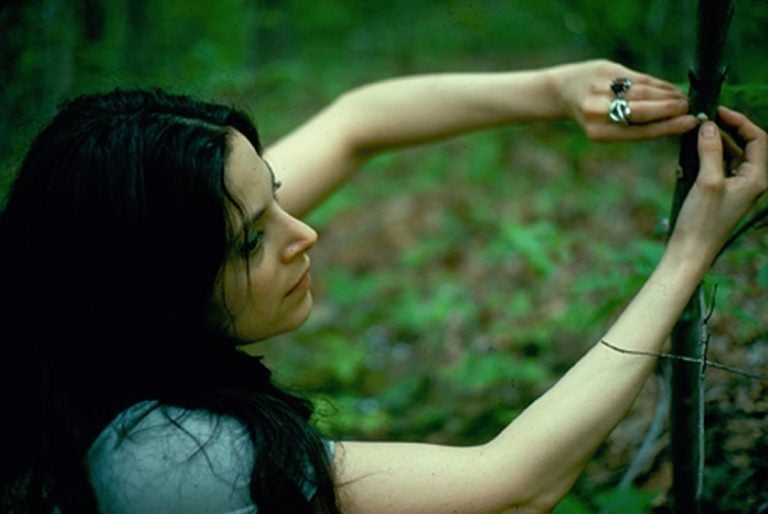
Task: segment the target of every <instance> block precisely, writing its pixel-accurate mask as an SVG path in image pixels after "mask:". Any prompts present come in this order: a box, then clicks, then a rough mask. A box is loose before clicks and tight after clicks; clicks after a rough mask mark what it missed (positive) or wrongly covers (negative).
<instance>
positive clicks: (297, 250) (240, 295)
mask: <svg viewBox="0 0 768 514" xmlns="http://www.w3.org/2000/svg"><path fill="white" fill-rule="evenodd" d="M224 180H225V182H226V184H227V188H228V190H229V191H230V193H231V194H232V196H233V197H234V198H235V199H236V200H237V201H238V203H239V204H240V206H241V207H242V213H239V212H237V209H234V208H233V209H232V212H231V213H230V220H231V221H230V222H231V230H232V233H233V234H234V237H233V238H232V242H231V244H230V251H229V254H228V257H227V260H226V261H225V263H224V267H223V269H222V273H221V274H220V277H219V280H218V281H217V283H216V287H215V293H214V310H215V315H214V318H215V319H216V320H218V321H219V323H221V324H223V325H225V326H226V327H227V330H228V332H229V334H230V335H232V336H235V337H237V338H238V339H240V340H242V341H243V342H252V341H257V340H261V339H265V338H267V337H270V336H273V335H276V334H279V333H282V332H286V331H289V330H292V329H294V328H296V327H298V326H299V325H301V324H302V323H303V322H304V321H305V320H306V319H307V317H308V316H309V313H310V310H311V309H312V294H311V292H310V290H309V286H310V282H311V279H310V276H309V255H307V252H308V251H309V250H310V248H312V246H314V244H315V242H316V241H317V233H316V232H315V231H314V230H312V228H310V227H309V226H308V225H306V224H304V223H303V222H301V221H299V220H298V219H296V218H294V217H293V216H291V215H290V214H288V213H287V212H285V211H284V210H283V209H282V208H281V207H280V205H279V204H278V203H277V201H276V197H275V191H276V189H277V186H278V184H276V183H275V178H274V176H273V174H272V171H271V170H270V168H269V167H268V166H267V164H266V163H265V162H264V161H263V160H262V159H261V157H259V155H258V154H257V153H256V150H255V149H254V148H253V145H251V143H250V142H249V141H248V140H247V139H246V138H245V136H243V135H242V134H241V133H239V132H236V131H233V133H232V136H231V139H230V152H229V155H228V157H227V161H226V166H225V177H224ZM246 229H247V230H246Z"/></svg>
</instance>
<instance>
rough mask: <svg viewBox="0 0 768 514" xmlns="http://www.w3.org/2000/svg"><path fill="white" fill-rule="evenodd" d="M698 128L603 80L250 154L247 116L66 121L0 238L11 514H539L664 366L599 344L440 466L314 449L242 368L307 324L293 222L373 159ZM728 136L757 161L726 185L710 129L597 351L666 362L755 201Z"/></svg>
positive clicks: (403, 90)
mask: <svg viewBox="0 0 768 514" xmlns="http://www.w3.org/2000/svg"><path fill="white" fill-rule="evenodd" d="M626 79H630V80H631V83H630V81H628V80H626ZM612 89H613V90H612ZM609 110H610V111H611V113H612V114H613V116H612V118H609V116H608V111H609ZM686 111H687V101H686V99H685V97H684V96H683V95H682V94H681V93H680V92H678V91H677V90H676V89H675V88H674V86H672V85H671V84H669V83H667V82H664V81H661V80H658V79H655V78H653V77H649V76H647V75H643V74H639V73H636V72H634V71H632V70H629V69H626V68H624V67H622V66H620V65H617V64H614V63H610V62H606V61H591V62H585V63H579V64H573V65H565V66H558V67H553V68H547V69H542V70H537V71H527V72H516V73H500V74H468V75H464V74H460V75H435V76H423V77H412V78H405V79H397V80H393V81H386V82H382V83H378V84H373V85H370V86H366V87H363V88H359V89H357V90H353V91H351V92H349V93H347V94H345V95H343V96H342V97H340V99H339V100H337V101H336V102H335V103H333V104H332V105H331V106H329V107H328V108H327V109H326V110H324V111H323V112H321V113H320V114H318V115H317V116H316V117H314V118H313V119H311V120H310V121H309V122H307V123H306V124H304V125H303V126H301V127H299V128H298V129H297V130H296V131H294V132H292V133H291V134H289V135H288V136H287V137H285V138H284V139H282V140H280V141H278V142H277V143H276V144H275V145H274V146H272V147H270V148H268V149H266V150H265V151H264V152H262V150H261V148H260V144H259V139H258V135H257V133H256V130H255V129H254V128H253V126H252V125H251V124H250V123H249V122H248V120H247V119H246V118H245V117H244V116H242V115H241V114H239V113H237V112H235V111H233V110H231V109H228V108H225V107H221V106H214V105H210V104H204V103H200V102H196V101H193V100H190V99H188V98H184V97H173V96H168V95H165V94H163V93H160V92H120V91H117V92H113V93H110V94H107V95H100V96H90V97H83V98H80V99H77V100H75V101H73V102H71V103H70V104H67V105H65V106H64V108H63V110H62V111H61V112H60V113H59V115H58V116H57V117H56V118H55V119H54V121H53V122H52V123H51V124H50V125H49V126H48V127H47V128H46V129H44V130H43V132H42V133H41V134H40V135H39V136H38V138H37V139H36V140H35V141H34V142H33V144H32V146H31V149H30V150H29V153H28V155H27V157H26V159H25V160H24V162H23V163H22V166H21V169H20V172H19V175H18V178H17V180H16V183H15V185H14V188H13V190H12V192H11V194H10V197H9V199H8V202H7V204H6V206H5V208H4V210H3V213H2V218H0V240H2V241H3V247H4V251H3V252H2V257H0V259H2V260H1V261H0V263H1V264H2V267H0V269H3V270H4V271H5V273H6V277H4V279H3V281H2V289H0V317H2V320H1V322H2V326H3V329H4V338H3V350H2V351H3V359H2V368H3V369H2V370H0V371H1V373H0V376H2V377H3V378H2V380H3V387H2V394H3V401H2V409H3V412H2V417H1V418H0V419H2V421H1V423H2V424H3V427H2V428H3V434H5V437H4V439H3V442H2V445H3V446H2V452H3V455H4V464H3V466H2V484H3V486H2V506H3V510H4V511H10V512H52V511H57V512H61V513H63V514H66V513H69V512H78V513H80V512H96V511H100V512H104V513H113V512H114V513H117V512H120V513H129V512H130V513H134V512H136V513H138V512H165V513H167V512H185V513H189V512H238V513H241V512H243V513H244V512H256V511H258V512H260V513H285V512H328V513H332V512H344V513H357V512H360V513H381V512H394V513H397V512H403V513H421V512H423V513H436V512H467V513H475V512H476V513H485V512H489V513H490V512H507V511H514V512H546V511H548V510H549V509H551V508H552V507H553V506H554V505H555V504H556V503H557V501H558V500H559V499H560V498H562V496H563V495H564V494H565V493H566V492H567V491H568V489H569V488H570V487H571V485H572V484H573V482H574V481H575V479H576V477H577V476H578V474H579V472H580V471H581V470H582V469H583V467H584V466H585V465H586V463H587V461H588V459H589V458H590V456H591V455H592V453H593V452H594V451H595V450H596V449H597V447H598V446H599V445H600V443H601V442H602V441H603V440H604V439H605V438H606V437H607V435H608V434H609V433H610V431H611V430H612V428H613V427H614V426H615V425H616V424H617V423H618V422H619V421H620V419H621V418H622V417H623V416H624V414H625V413H626V411H627V409H628V408H629V407H630V405H631V404H632V402H633V400H634V398H635V396H636V395H637V394H638V392H639V390H640V388H641V387H642V385H643V382H644V381H645V379H646V378H647V376H648V375H649V374H650V372H651V370H652V368H653V366H654V360H653V359H652V358H647V357H641V356H634V355H626V354H621V353H617V352H615V351H614V350H612V349H610V348H609V347H607V346H605V345H601V344H597V345H595V346H594V347H593V348H592V349H591V350H590V351H589V352H588V353H587V354H586V355H585V356H584V357H583V358H582V359H581V360H579V362H578V363H577V364H576V365H574V367H573V368H572V369H571V370H570V371H569V372H568V373H567V374H566V375H565V376H564V377H563V378H562V379H561V380H560V381H559V382H558V383H557V384H556V385H555V386H554V387H552V388H551V389H550V390H549V391H548V392H547V393H546V394H544V395H543V396H542V397H541V398H540V399H539V400H537V401H536V402H535V403H534V404H532V405H531V406H530V407H528V408H527V409H526V410H525V411H524V412H523V414H521V415H520V416H518V417H517V418H516V419H515V420H513V421H512V422H511V423H510V425H509V426H508V427H507V428H506V429H505V430H504V431H502V432H501V433H500V434H499V435H498V436H497V437H495V438H494V439H493V440H492V441H490V442H488V443H486V444H483V445H479V446H474V447H468V448H453V447H446V446H436V445H427V444H398V443H366V442H338V443H336V444H333V443H331V442H328V441H324V440H323V439H322V438H321V437H320V436H319V435H318V434H317V433H315V432H314V431H313V430H312V429H311V428H310V427H309V425H308V423H307V419H308V418H309V415H310V409H309V406H308V404H307V403H306V402H304V401H302V400H300V399H298V398H295V397H293V396H291V395H288V394H286V393H284V392H282V391H280V390H279V389H277V388H276V387H275V386H273V385H272V384H271V382H270V380H269V371H268V370H267V369H266V368H264V366H263V365H262V364H261V363H260V361H259V360H258V359H253V358H250V357H247V356H246V355H245V354H243V353H241V352H239V351H238V350H237V347H238V346H239V345H242V344H244V343H248V342H253V341H258V340H262V339H265V338H268V337H270V336H272V335H275V334H279V333H282V332H285V331H289V330H292V329H294V328H296V327H298V326H299V325H301V324H302V323H303V321H304V320H305V319H306V318H307V316H308V315H309V312H310V310H311V306H312V296H311V293H310V290H309V285H310V278H309V256H308V252H309V250H310V249H311V248H312V247H313V245H314V244H315V242H316V239H317V235H316V233H315V232H314V231H313V230H312V229H311V228H309V227H308V226H307V225H305V224H304V223H302V222H301V221H299V220H298V219H297V218H295V217H294V216H300V215H303V214H305V213H306V212H308V211H309V210H310V209H311V208H312V207H314V206H315V205H316V204H317V203H319V202H320V201H321V200H322V199H323V198H325V197H326V196H327V195H328V194H329V193H331V192H332V191H333V190H334V189H335V188H336V187H337V186H339V185H340V184H342V183H343V181H344V180H345V179H346V178H347V177H348V176H349V175H350V174H351V173H352V172H354V171H355V170H356V169H358V168H359V167H360V166H361V165H362V164H363V163H364V162H365V161H366V160H367V159H368V158H370V157H371V156H373V155H375V154H377V153H379V152H381V151H385V150H390V149H395V148H399V147H403V146H408V145H413V144H417V143H422V142H427V141H433V140H437V139H441V138H446V137H449V136H453V135H456V134H461V133H465V132H468V131H473V130H480V129H485V128H490V127H494V126H500V125H505V124H509V123H515V122H522V121H525V120H532V119H555V118H561V117H564V116H570V117H572V118H574V119H575V120H576V121H577V122H579V123H580V124H581V126H582V127H583V128H584V130H585V131H586V132H587V134H588V135H589V136H590V137H592V138H593V139H595V140H621V139H624V140H632V139H643V138H650V137H659V136H664V135H669V134H678V133H682V132H685V131H688V130H690V129H692V128H694V127H695V126H696V123H697V121H696V119H695V118H694V117H693V116H690V115H686V114H685V112H686ZM719 115H720V118H721V122H722V123H723V124H724V125H726V126H728V127H730V129H732V130H734V131H737V132H738V134H739V135H740V136H741V138H742V139H743V140H744V141H746V148H745V159H744V162H742V163H741V164H740V165H739V166H738V169H737V173H736V174H735V175H734V176H732V177H729V178H725V176H724V174H723V170H722V144H721V141H720V138H719V136H718V131H717V127H716V125H715V124H714V123H712V122H706V123H704V124H703V125H702V126H701V128H700V130H699V134H700V135H699V155H700V160H701V170H700V174H699V178H698V180H697V182H696V185H695V186H694V187H693V189H692V190H691V193H690V194H689V197H688V199H687V200H686V202H685V205H684V207H683V210H682V212H681V215H680V218H679V221H678V223H677V226H676V228H675V230H674V233H673V235H672V237H671V239H670V241H669V245H668V248H667V250H666V252H665V254H664V257H663V258H662V260H661V262H660V263H659V265H658V267H657V268H656V270H655V271H654V272H653V274H652V276H651V277H650V278H649V279H648V281H647V282H646V284H645V285H644V287H643V288H642V289H641V291H640V292H639V293H638V295H637V296H636V297H635V298H634V300H633V301H632V302H631V303H630V304H629V306H628V307H627V308H626V310H625V311H624V313H623V314H622V316H621V317H620V318H619V319H618V320H617V321H616V322H615V324H614V325H613V326H612V327H611V328H610V329H609V330H608V332H606V334H605V336H604V340H605V341H606V342H610V343H612V344H615V345H619V346H621V347H623V348H627V349H630V350H637V351H645V352H656V351H659V350H660V349H661V347H662V345H663V343H664V340H665V338H666V337H667V335H668V334H669V332H670V330H671V327H672V324H673V323H674V321H675V319H676V318H677V317H678V315H679V314H680V312H681V311H682V309H683V307H684V305H685V304H686V302H687V301H688V299H689V297H690V295H691V294H692V292H693V290H694V288H695V287H696V285H697V284H698V283H699V281H700V280H701V278H702V277H703V275H704V273H705V272H706V270H707V268H708V266H709V265H710V264H711V262H712V260H713V259H714V256H715V255H716V254H717V251H718V250H719V248H720V246H721V245H722V244H723V242H724V240H725V238H726V237H727V234H728V233H729V231H730V229H731V228H732V227H733V226H734V225H735V224H736V222H737V221H738V220H739V219H740V218H741V217H742V216H743V215H744V214H745V212H746V211H747V210H748V209H749V208H750V206H751V205H752V204H753V202H754V201H755V199H756V198H757V197H758V196H759V195H760V194H761V193H762V192H763V191H764V190H765V188H766V176H765V161H766V136H765V133H764V132H762V131H761V130H760V129H759V128H757V127H756V126H754V125H753V124H752V123H751V122H749V121H748V120H747V119H746V118H744V117H743V116H742V115H740V114H738V113H735V112H733V111H730V110H728V109H724V108H721V109H720V111H719ZM281 185H282V187H281ZM278 188H279V190H280V201H279V202H278V201H277V197H276V192H277V190H278ZM289 213H290V214H289ZM318 351H322V349H320V348H319V349H318Z"/></svg>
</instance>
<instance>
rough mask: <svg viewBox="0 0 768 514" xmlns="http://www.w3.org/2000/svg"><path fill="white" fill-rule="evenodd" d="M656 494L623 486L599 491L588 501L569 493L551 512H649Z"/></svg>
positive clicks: (637, 513)
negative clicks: (602, 491) (603, 491)
mask: <svg viewBox="0 0 768 514" xmlns="http://www.w3.org/2000/svg"><path fill="white" fill-rule="evenodd" d="M656 496H657V495H656V494H655V493H649V492H648V491H642V490H640V489H634V488H623V489H613V490H611V491H607V492H605V493H600V494H598V495H596V496H595V498H594V499H593V500H592V501H590V502H588V501H585V500H581V499H579V498H578V497H577V496H575V495H573V494H570V495H568V496H566V497H565V498H564V499H563V501H562V502H560V503H559V504H558V505H557V507H555V509H554V510H553V511H552V514H591V513H598V514H650V513H651V512H652V511H653V509H652V504H653V501H654V499H655V498H656Z"/></svg>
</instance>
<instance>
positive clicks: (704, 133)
mask: <svg viewBox="0 0 768 514" xmlns="http://www.w3.org/2000/svg"><path fill="white" fill-rule="evenodd" d="M716 135H717V127H716V126H715V124H714V123H705V124H704V125H702V126H701V137H703V138H704V139H712V138H713V137H715V136H716Z"/></svg>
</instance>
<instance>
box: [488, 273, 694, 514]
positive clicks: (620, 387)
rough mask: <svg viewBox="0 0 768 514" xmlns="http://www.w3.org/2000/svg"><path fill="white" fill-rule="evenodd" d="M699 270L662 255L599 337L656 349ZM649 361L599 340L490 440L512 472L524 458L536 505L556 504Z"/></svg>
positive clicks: (623, 408)
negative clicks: (649, 274)
mask: <svg viewBox="0 0 768 514" xmlns="http://www.w3.org/2000/svg"><path fill="white" fill-rule="evenodd" d="M703 272H704V267H703V266H702V265H701V264H698V265H694V264H692V262H691V261H689V262H688V263H686V261H684V260H679V261H673V260H672V259H670V258H665V260H663V261H662V262H661V263H660V264H659V266H658V267H657V268H656V270H655V271H654V273H653V275H652V276H651V277H650V279H649V280H648V281H647V282H646V284H645V285H644V287H643V288H642V289H641V291H640V292H639V293H638V294H637V296H636V297H635V298H634V299H633V301H632V302H631V303H630V304H629V305H628V307H627V308H626V310H625V311H624V312H623V313H622V315H621V316H620V317H619V319H618V320H617V321H616V322H615V324H614V325H613V326H612V327H611V328H610V330H609V331H608V332H607V333H606V334H605V336H604V337H603V339H604V340H606V341H607V342H609V343H611V344H613V345H617V346H620V347H622V348H625V349H629V350H637V351H644V352H658V351H660V350H661V348H662V346H663V344H664V342H665V340H666V338H667V336H668V334H669V333H670V331H671V330H672V327H673V325H674V323H675V321H676V320H677V319H678V318H679V316H680V314H681V312H682V310H683V309H684V307H685V305H686V304H687V302H688V300H689V297H690V296H691V294H692V293H693V292H694V290H695V288H696V286H697V284H698V283H699V281H700V280H701V278H702V276H703ZM654 364H655V359H654V358H652V357H648V356H639V355H630V354H623V353H620V352H617V351H615V350H613V349H610V348H608V347H606V346H605V345H602V344H597V345H595V346H594V347H593V348H592V349H591V350H590V351H589V352H588V353H587V354H586V355H585V356H584V357H583V358H582V359H581V360H579V362H578V363H577V364H576V365H574V366H573V367H572V368H571V370H570V371H569V372H568V373H567V374H566V375H565V376H564V377H563V378H562V379H560V381H558V382H557V384H556V385H555V386H554V387H552V388H551V389H550V390H549V391H548V392H547V393H546V394H544V395H543V396H542V397H541V398H539V399H538V400H537V401H536V402H535V403H533V404H532V405H531V406H530V407H528V408H527V409H526V410H525V411H524V412H523V414H521V415H520V416H519V417H518V418H517V419H515V421H514V422H513V423H512V424H511V425H510V426H509V427H508V428H507V429H506V430H504V431H503V432H502V433H501V434H500V435H499V436H498V437H497V438H496V439H494V441H492V442H491V443H489V445H488V446H489V447H490V448H491V449H492V451H493V453H495V454H498V455H504V459H505V461H506V462H509V466H510V468H514V472H515V473H517V474H519V472H520V468H519V463H520V462H526V463H527V465H526V469H525V473H524V474H523V475H522V476H521V478H522V479H524V480H526V483H527V486H528V490H529V491H531V494H532V496H533V498H535V503H541V504H544V505H551V504H554V503H555V502H556V501H557V500H559V499H560V498H561V497H562V496H563V495H564V494H565V493H566V492H567V491H568V489H569V488H570V487H571V486H572V484H573V482H574V481H575V480H576V478H577V477H578V475H579V473H580V472H581V471H582V470H583V468H584V467H585V466H586V464H587V462H588V461H589V459H590V457H591V456H592V454H593V453H594V452H595V451H596V450H597V448H598V447H599V446H600V444H601V443H602V442H603V441H604V440H605V438H606V437H607V436H608V434H609V433H610V432H611V431H612V430H613V428H614V427H615V426H616V425H617V424H618V423H619V421H620V420H621V419H622V418H623V417H624V416H625V415H626V412H627V411H628V409H629V408H630V407H631V405H632V403H633V402H634V400H635V398H636V397H637V395H638V393H639V392H640V390H641V389H642V387H643V384H644V383H645V381H646V379H647V378H648V376H649V375H650V373H651V371H652V370H653V367H654ZM510 451H511V452H513V453H515V454H516V455H510ZM502 465H503V464H502Z"/></svg>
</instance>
